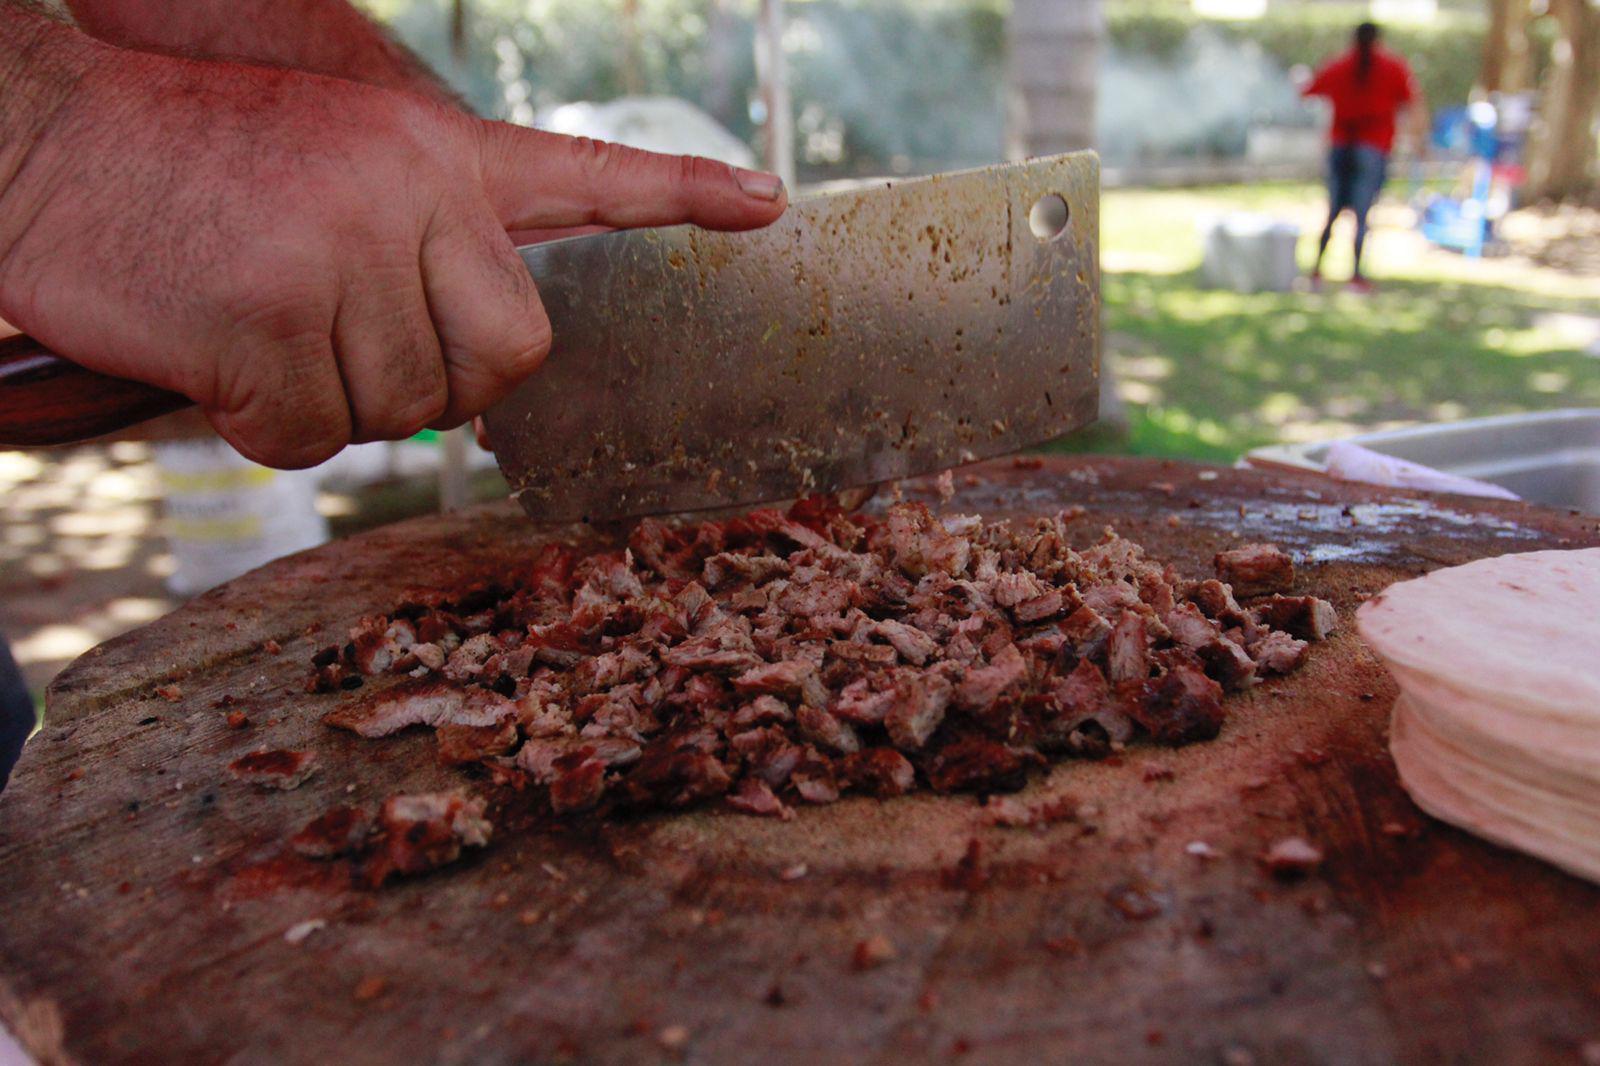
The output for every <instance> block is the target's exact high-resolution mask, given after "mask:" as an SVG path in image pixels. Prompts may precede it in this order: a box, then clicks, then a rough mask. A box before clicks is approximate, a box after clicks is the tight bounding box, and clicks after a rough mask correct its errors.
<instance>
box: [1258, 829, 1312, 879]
mask: <svg viewBox="0 0 1600 1066" xmlns="http://www.w3.org/2000/svg"><path fill="white" fill-rule="evenodd" d="M1261 864H1262V865H1263V866H1264V867H1266V869H1267V872H1268V873H1270V874H1272V875H1273V876H1274V877H1281V878H1284V879H1292V878H1296V877H1304V876H1305V875H1306V874H1309V873H1311V872H1312V871H1313V870H1315V869H1316V868H1317V867H1318V866H1321V865H1322V849H1321V848H1319V847H1317V846H1316V845H1314V844H1311V843H1309V842H1308V841H1306V840H1305V839H1304V838H1302V837H1284V838H1283V839H1282V840H1279V841H1276V842H1274V843H1273V845H1272V846H1271V847H1270V848H1268V849H1267V850H1266V851H1265V852H1264V853H1262V856H1261Z"/></svg>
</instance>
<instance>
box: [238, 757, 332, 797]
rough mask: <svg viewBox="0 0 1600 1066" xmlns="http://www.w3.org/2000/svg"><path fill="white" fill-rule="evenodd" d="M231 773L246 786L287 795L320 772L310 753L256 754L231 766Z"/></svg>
mask: <svg viewBox="0 0 1600 1066" xmlns="http://www.w3.org/2000/svg"><path fill="white" fill-rule="evenodd" d="M228 772H229V773H231V774H233V776H234V779H235V780H236V781H243V782H244V783H245V784H247V785H254V786H256V787H257V788H268V789H271V788H277V789H283V790H284V791H286V792H287V791H288V790H290V789H295V788H299V787H300V786H301V785H302V784H304V783H305V780H306V778H308V777H310V776H311V775H312V774H314V773H316V772H317V757H316V756H315V755H313V754H312V753H311V752H309V751H284V750H282V749H278V750H275V751H254V752H251V753H250V754H249V755H245V756H242V757H240V758H238V759H235V760H233V762H231V763H229V764H228Z"/></svg>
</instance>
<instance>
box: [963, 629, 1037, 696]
mask: <svg viewBox="0 0 1600 1066" xmlns="http://www.w3.org/2000/svg"><path fill="white" fill-rule="evenodd" d="M1027 673H1028V663H1027V660H1025V659H1023V657H1022V653H1021V652H1019V651H1018V650H1017V646H1016V645H1015V644H1010V643H1007V644H1006V645H1005V646H1004V647H1003V648H1001V649H1000V650H999V652H998V653H997V654H996V655H994V656H993V657H992V658H991V659H990V661H989V665H987V666H980V667H978V668H977V669H976V670H969V671H968V672H967V676H966V677H964V678H962V679H961V683H960V684H959V685H957V686H956V691H955V704H956V706H958V707H960V708H962V709H963V710H967V711H983V710H986V709H988V708H989V707H992V706H994V704H995V703H996V702H997V701H998V700H999V699H1000V697H1001V695H1002V694H1003V693H1004V692H1005V691H1006V689H1008V688H1010V687H1011V686H1013V685H1015V684H1017V683H1018V682H1020V681H1021V680H1022V679H1023V678H1024V677H1026V676H1027Z"/></svg>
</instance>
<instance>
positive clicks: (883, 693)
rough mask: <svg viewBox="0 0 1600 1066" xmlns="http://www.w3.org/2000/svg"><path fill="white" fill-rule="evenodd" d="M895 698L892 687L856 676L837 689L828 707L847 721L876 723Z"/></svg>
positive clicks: (865, 723)
mask: <svg viewBox="0 0 1600 1066" xmlns="http://www.w3.org/2000/svg"><path fill="white" fill-rule="evenodd" d="M897 698H898V697H897V695H896V691H895V689H894V688H893V687H891V686H878V687H875V686H874V679H873V678H867V677H858V678H856V679H855V680H854V681H851V682H850V683H849V684H847V685H845V686H844V688H842V689H840V690H839V695H838V697H837V698H835V699H834V701H833V703H832V704H831V705H830V708H829V709H830V710H832V711H833V713H834V714H836V715H838V716H839V717H840V718H843V719H844V720H845V721H847V722H853V723H855V724H856V725H876V724H878V723H880V722H883V721H884V720H885V718H886V717H887V716H888V713H889V709H890V708H891V707H893V706H894V703H895V700H896V699H897ZM934 724H935V725H937V724H938V723H934ZM930 732H931V730H930Z"/></svg>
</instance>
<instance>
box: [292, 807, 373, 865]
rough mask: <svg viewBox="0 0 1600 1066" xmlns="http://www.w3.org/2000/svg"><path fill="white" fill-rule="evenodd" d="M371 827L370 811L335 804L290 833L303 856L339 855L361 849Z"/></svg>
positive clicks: (294, 846)
mask: <svg viewBox="0 0 1600 1066" xmlns="http://www.w3.org/2000/svg"><path fill="white" fill-rule="evenodd" d="M371 831H372V814H371V813H370V812H368V811H364V810H362V809H361V808H359V807H334V808H332V809H331V810H328V811H324V812H323V813H322V814H320V815H318V816H317V817H315V818H313V819H311V821H309V822H307V823H306V825H305V828H303V829H301V830H300V832H298V833H296V834H295V835H294V836H292V837H290V838H289V847H290V848H291V849H293V851H294V852H295V854H297V855H300V856H302V857H303V858H307V859H336V858H338V857H339V856H341V855H352V854H354V853H356V852H358V851H360V850H361V848H362V845H364V844H365V843H366V841H367V835H368V834H369V833H370V832H371Z"/></svg>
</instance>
